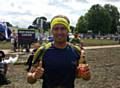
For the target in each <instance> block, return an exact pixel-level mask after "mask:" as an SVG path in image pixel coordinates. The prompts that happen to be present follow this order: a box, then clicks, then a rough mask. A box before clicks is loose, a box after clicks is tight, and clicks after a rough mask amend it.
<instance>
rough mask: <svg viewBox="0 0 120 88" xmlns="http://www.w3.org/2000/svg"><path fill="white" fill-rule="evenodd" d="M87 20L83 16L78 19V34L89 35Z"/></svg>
mask: <svg viewBox="0 0 120 88" xmlns="http://www.w3.org/2000/svg"><path fill="white" fill-rule="evenodd" d="M87 24H88V22H87V20H86V19H85V17H84V16H81V17H80V18H79V19H78V23H77V24H76V29H75V31H77V32H78V33H87Z"/></svg>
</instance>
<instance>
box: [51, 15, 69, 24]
mask: <svg viewBox="0 0 120 88" xmlns="http://www.w3.org/2000/svg"><path fill="white" fill-rule="evenodd" d="M58 17H60V18H64V19H66V20H67V22H68V23H69V24H70V20H69V19H68V18H67V17H66V16H64V15H57V16H54V17H53V18H52V20H51V22H52V21H53V20H54V19H55V18H58Z"/></svg>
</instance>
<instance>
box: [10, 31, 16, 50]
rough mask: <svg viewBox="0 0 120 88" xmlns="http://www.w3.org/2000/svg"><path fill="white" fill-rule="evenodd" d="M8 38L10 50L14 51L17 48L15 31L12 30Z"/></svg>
mask: <svg viewBox="0 0 120 88" xmlns="http://www.w3.org/2000/svg"><path fill="white" fill-rule="evenodd" d="M10 38H11V44H12V50H13V51H14V52H16V49H17V33H16V32H15V30H12V33H11V36H10Z"/></svg>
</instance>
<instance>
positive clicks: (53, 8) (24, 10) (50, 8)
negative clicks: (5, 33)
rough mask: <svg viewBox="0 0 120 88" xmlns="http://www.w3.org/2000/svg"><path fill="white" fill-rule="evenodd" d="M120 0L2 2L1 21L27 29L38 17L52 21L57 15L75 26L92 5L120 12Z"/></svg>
mask: <svg viewBox="0 0 120 88" xmlns="http://www.w3.org/2000/svg"><path fill="white" fill-rule="evenodd" d="M119 3H120V0H0V21H5V22H10V23H11V24H12V25H14V26H18V27H21V28H27V27H28V26H29V25H32V22H33V21H34V20H35V18H36V17H41V16H45V17H46V18H47V21H50V20H51V19H52V17H54V16H55V15H60V14H61V15H65V16H67V17H68V18H69V20H70V24H71V25H72V26H75V25H76V23H77V21H78V19H79V17H80V16H82V15H84V14H85V13H86V12H87V11H88V10H89V9H90V7H91V6H92V5H94V4H100V5H102V6H104V4H111V5H114V6H116V7H117V8H118V11H119V12H120V5H119Z"/></svg>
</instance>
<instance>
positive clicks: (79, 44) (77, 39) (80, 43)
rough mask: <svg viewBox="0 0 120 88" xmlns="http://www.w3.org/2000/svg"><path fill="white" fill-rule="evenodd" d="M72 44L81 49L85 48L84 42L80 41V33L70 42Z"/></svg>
mask: <svg viewBox="0 0 120 88" xmlns="http://www.w3.org/2000/svg"><path fill="white" fill-rule="evenodd" d="M70 43H72V44H73V45H77V46H79V47H80V48H81V49H82V48H83V42H82V41H81V40H80V37H79V34H78V33H75V34H74V38H72V39H71V40H70Z"/></svg>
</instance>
